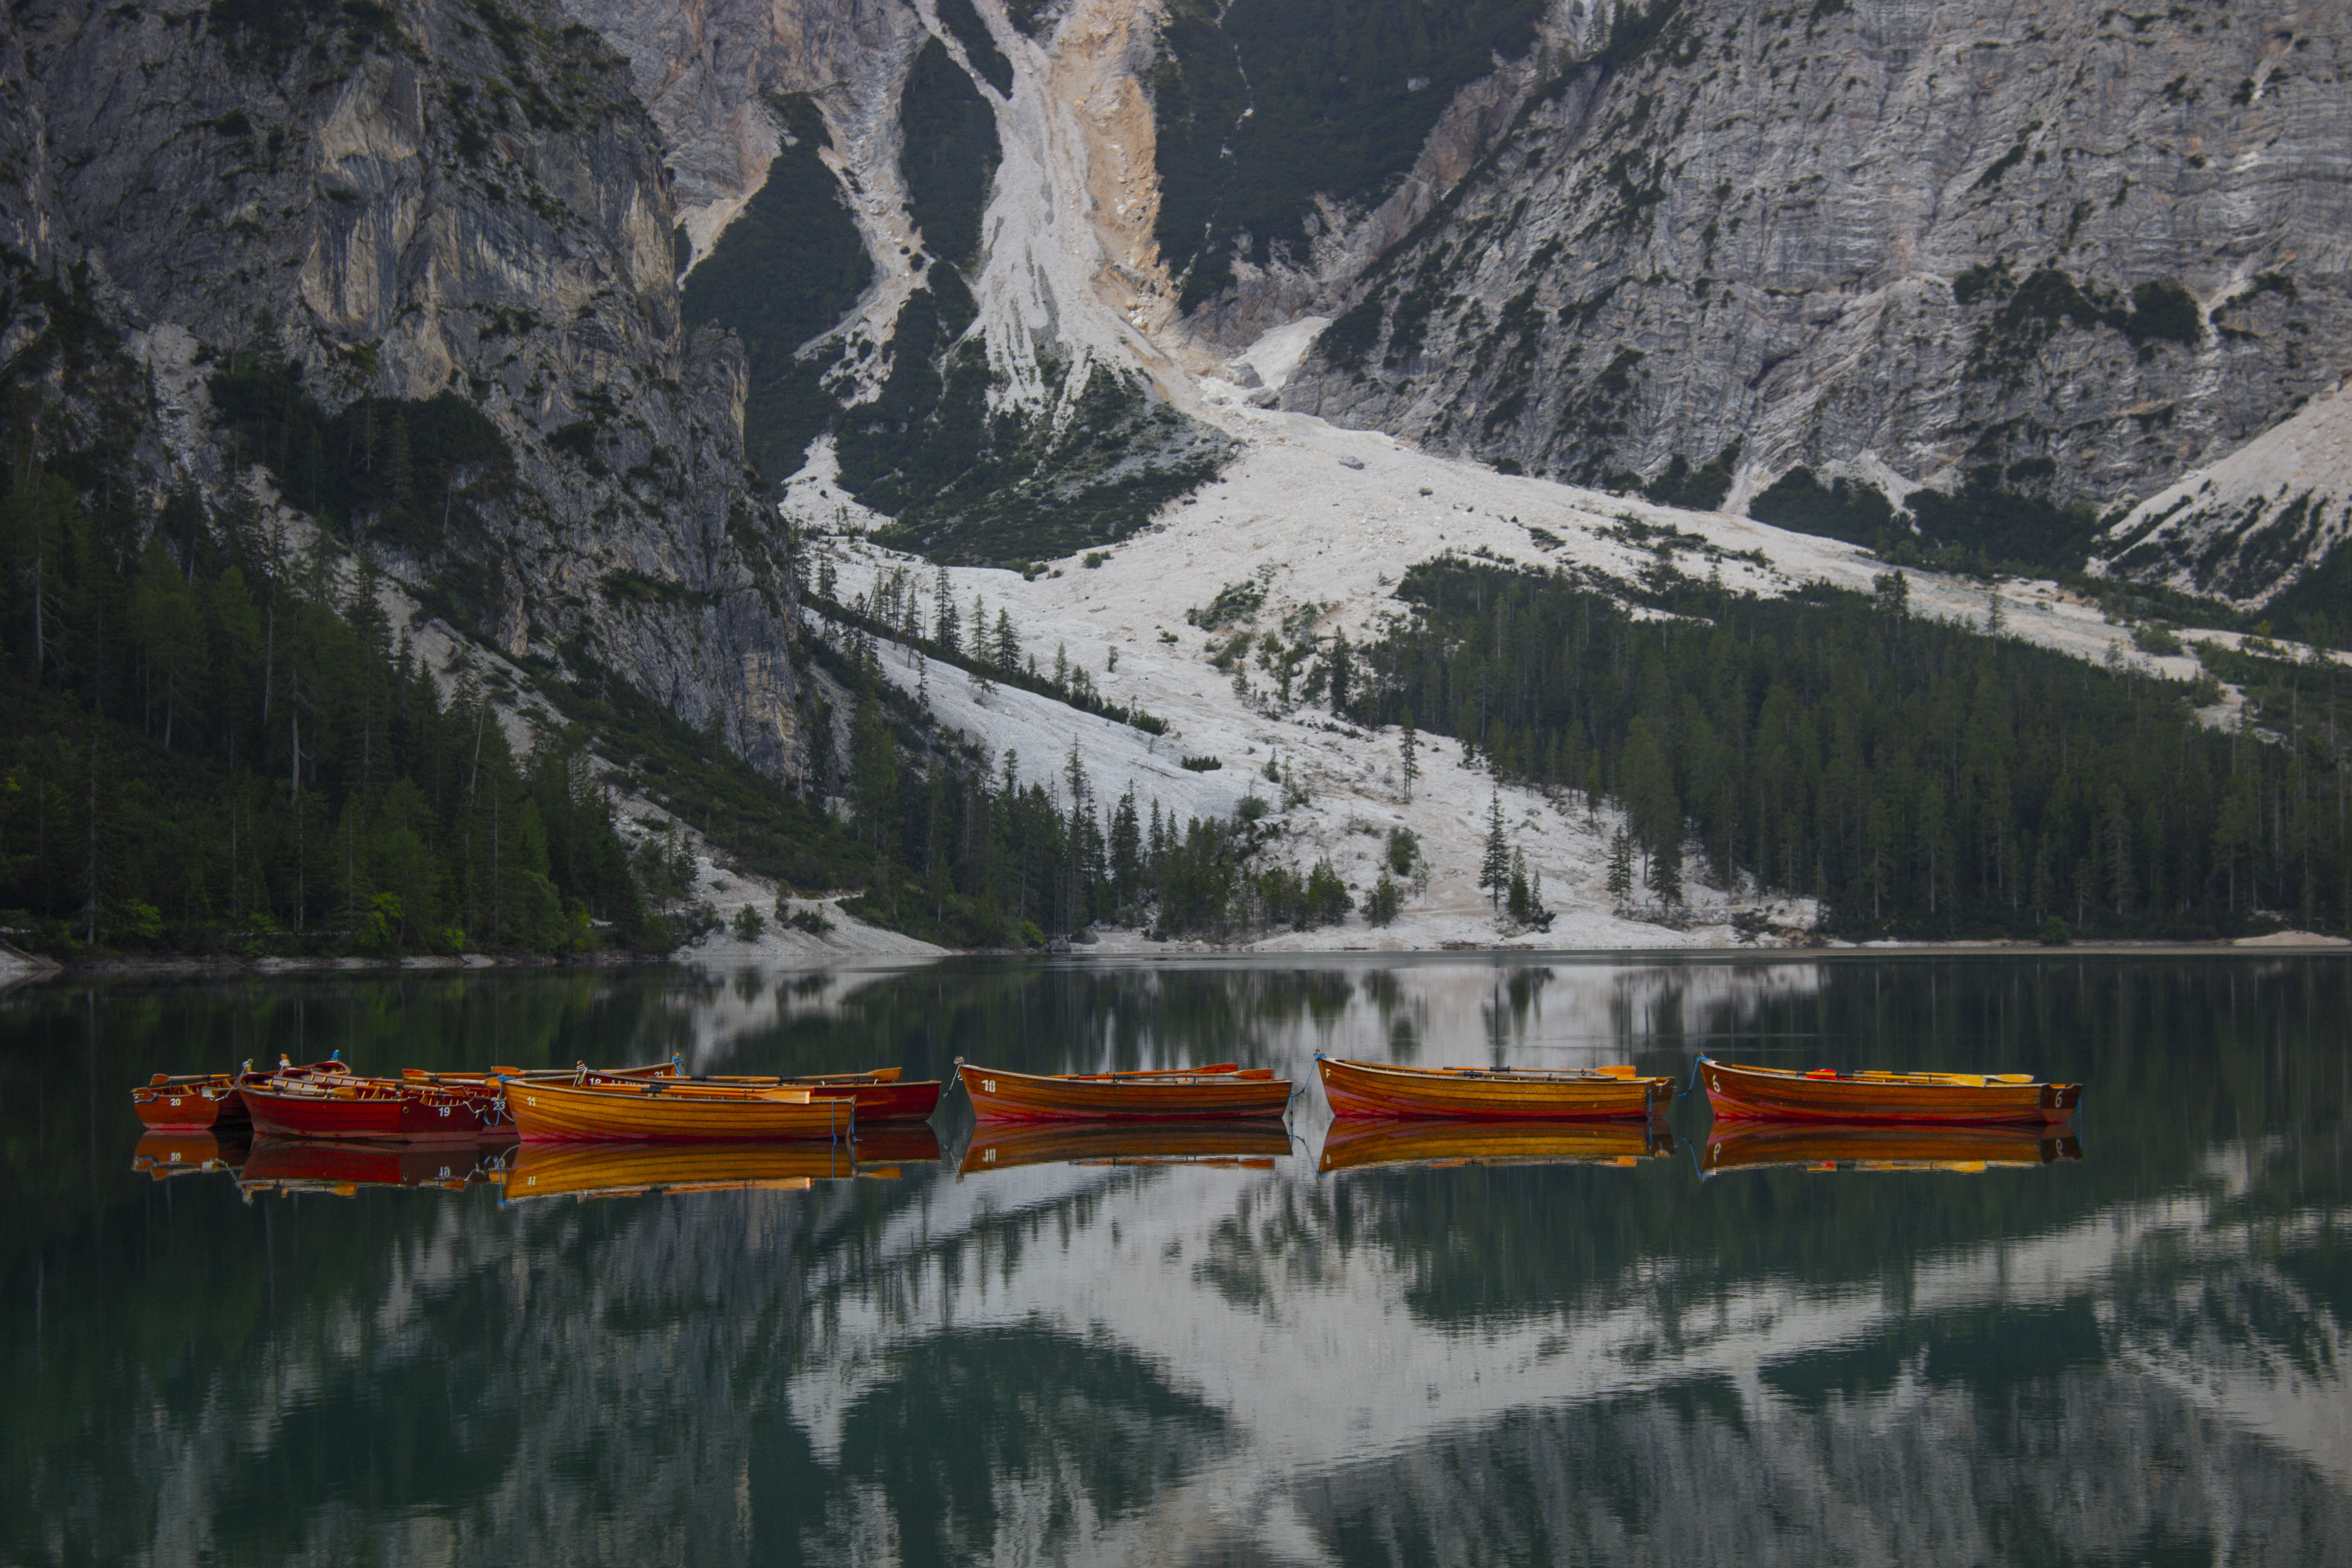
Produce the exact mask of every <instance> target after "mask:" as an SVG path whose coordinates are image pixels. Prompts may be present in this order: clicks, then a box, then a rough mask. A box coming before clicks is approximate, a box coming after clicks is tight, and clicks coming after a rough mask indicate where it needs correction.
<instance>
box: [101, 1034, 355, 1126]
mask: <svg viewBox="0 0 2352 1568" xmlns="http://www.w3.org/2000/svg"><path fill="white" fill-rule="evenodd" d="M350 1070H351V1069H350V1068H347V1067H345V1066H344V1065H343V1064H342V1061H341V1059H340V1053H338V1056H337V1057H335V1058H329V1059H328V1060H326V1061H323V1062H312V1063H311V1064H310V1066H309V1067H299V1068H298V1067H296V1066H294V1065H293V1064H292V1063H291V1062H289V1061H288V1060H287V1059H286V1058H284V1057H280V1058H278V1074H279V1075H280V1076H288V1077H295V1078H309V1077H312V1076H315V1075H319V1074H323V1073H342V1072H349V1071H350ZM269 1076H270V1075H269V1074H268V1073H257V1072H255V1071H254V1070H253V1064H252V1063H251V1062H249V1061H248V1062H247V1063H246V1064H245V1068H244V1070H243V1071H241V1072H233V1073H229V1072H212V1073H192V1074H189V1075H186V1076H184V1077H180V1078H173V1077H171V1076H170V1075H168V1074H165V1073H160V1072H159V1073H157V1074H156V1075H155V1076H154V1077H153V1078H151V1079H148V1080H147V1081H146V1082H145V1083H142V1084H141V1085H139V1086H138V1087H137V1088H136V1089H132V1090H131V1110H134V1111H137V1112H138V1113H139V1120H140V1121H143V1122H145V1123H146V1124H147V1125H148V1126H150V1127H152V1128H160V1129H169V1130H171V1131H179V1130H181V1129H183V1128H204V1127H221V1128H230V1127H243V1126H245V1125H246V1124H247V1122H248V1121H250V1120H251V1118H250V1115H249V1113H248V1112H247V1109H246V1104H245V1096H244V1094H243V1092H242V1091H241V1089H242V1086H243V1085H244V1084H245V1083H246V1081H247V1080H248V1079H251V1080H253V1081H256V1082H259V1081H260V1080H262V1079H267V1078H268V1077H269Z"/></svg>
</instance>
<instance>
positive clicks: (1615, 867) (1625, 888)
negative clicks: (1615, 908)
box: [1609, 827, 1633, 903]
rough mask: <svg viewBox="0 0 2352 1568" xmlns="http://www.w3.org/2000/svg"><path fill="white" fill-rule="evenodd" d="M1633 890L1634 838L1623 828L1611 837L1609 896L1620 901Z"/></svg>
mask: <svg viewBox="0 0 2352 1568" xmlns="http://www.w3.org/2000/svg"><path fill="white" fill-rule="evenodd" d="M1631 892H1633V837H1632V836H1631V835H1630V834H1628V833H1627V832H1626V831H1625V830H1624V829H1623V828H1622V827H1621V828H1619V829H1618V830H1617V831H1616V832H1615V833H1613V834H1612V835H1611V836H1610V838H1609V896H1610V897H1611V898H1612V899H1613V900H1616V901H1617V902H1619V903H1622V902H1624V901H1625V898H1626V896H1627V895H1628V894H1630V893H1631Z"/></svg>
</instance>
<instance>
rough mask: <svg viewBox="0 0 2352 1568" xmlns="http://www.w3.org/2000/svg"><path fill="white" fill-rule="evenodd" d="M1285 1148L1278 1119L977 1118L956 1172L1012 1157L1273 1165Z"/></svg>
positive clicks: (998, 1164)
mask: <svg viewBox="0 0 2352 1568" xmlns="http://www.w3.org/2000/svg"><path fill="white" fill-rule="evenodd" d="M1289 1152H1290V1132H1289V1130H1288V1129H1287V1128H1286V1127H1284V1126H1283V1124H1282V1123H1281V1122H1279V1121H1270V1120H1265V1119H1261V1120H1258V1121H1170V1122H1160V1121H1029V1122H1018V1121H1014V1122H1006V1121H981V1122H976V1123H974V1124H973V1127H972V1132H971V1143H970V1144H969V1145H968V1146H967V1147H966V1148H965V1150H964V1152H963V1164H962V1168H961V1172H960V1173H959V1179H961V1177H962V1176H969V1175H971V1174H972V1173H975V1172H979V1171H1006V1170H1011V1169H1012V1168H1013V1167H1014V1166H1016V1165H1222V1166H1226V1167H1229V1168H1231V1169H1234V1170H1245V1171H1271V1170H1273V1169H1274V1163H1275V1162H1276V1160H1278V1159H1280V1158H1282V1157H1283V1156H1284V1155H1286V1154H1287V1153H1289Z"/></svg>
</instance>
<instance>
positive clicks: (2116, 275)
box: [1284, 0, 2352, 509]
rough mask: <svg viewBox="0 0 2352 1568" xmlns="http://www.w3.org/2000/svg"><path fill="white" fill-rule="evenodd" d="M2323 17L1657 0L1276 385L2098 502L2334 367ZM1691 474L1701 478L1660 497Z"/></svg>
mask: <svg viewBox="0 0 2352 1568" xmlns="http://www.w3.org/2000/svg"><path fill="white" fill-rule="evenodd" d="M2346 47H2347V37H2345V29H2344V28H2343V26H2342V22H2341V17H2340V16H2336V15H2334V14H2332V13H2330V14H2322V13H2319V12H2316V11H2315V12H2313V13H2312V14H2310V15H2308V16H2301V15H2298V14H2296V13H2294V12H2292V11H2290V12H2279V11H2276V10H2275V9H2273V8H2267V7H2253V6H2233V5H2223V6H2210V7H2198V8H2196V9H2195V10H2190V9H2189V8H2185V7H2175V8H2174V9H2173V10H2171V11H2170V12H2169V13H2152V14H2149V15H2144V16H2141V15H2133V14H2129V13H2127V12H2125V11H2118V10H2115V9H2112V8H2105V7H2100V6H2095V5H1968V6H1950V5H1942V6H1924V5H1903V4H1876V3H1871V0H1864V3H1861V4H1856V5H1843V4H1836V3H1832V4H1824V5H1814V6H1811V7H1810V8H1805V7H1798V6H1790V7H1789V8H1786V9H1780V10H1769V9H1759V8H1756V7H1750V6H1745V5H1711V4H1704V3H1700V0H1685V3H1683V4H1679V5H1677V4H1673V3H1671V0H1662V3H1661V4H1659V5H1654V6H1653V7H1651V8H1650V9H1649V10H1648V11H1646V12H1637V11H1630V10H1629V11H1626V12H1622V13H1621V14H1620V15H1619V16H1617V18H1616V19H1615V21H1614V22H1613V23H1612V25H1610V26H1607V27H1605V28H1601V29H1599V30H1597V31H1596V33H1595V34H1594V35H1593V37H1591V40H1590V41H1589V42H1588V43H1587V44H1586V46H1585V47H1582V48H1581V49H1580V51H1578V52H1577V53H1576V54H1575V55H1574V56H1573V57H1571V58H1566V59H1563V60H1562V61H1560V62H1559V64H1558V65H1557V66H1555V67H1554V68H1552V69H1551V70H1550V71H1549V73H1547V74H1545V75H1544V76H1543V78H1542V79H1541V81H1540V82H1539V84H1538V85H1537V86H1536V87H1535V88H1534V89H1532V90H1531V91H1530V92H1529V93H1528V96H1527V98H1526V100H1525V104H1524V107H1523V108H1522V109H1521V110H1520V111H1519V113H1518V115H1517V118H1516V120H1515V121H1514V122H1513V123H1512V124H1511V125H1510V126H1509V128H1508V129H1507V131H1505V132H1503V133H1502V134H1501V135H1499V136H1498V137H1496V139H1495V140H1494V141H1493V142H1492V143H1491V144H1490V145H1489V146H1488V147H1487V149H1486V152H1485V154H1484V156H1483V157H1482V158H1481V160H1480V162H1479V163H1478V164H1477V166H1476V167H1475V170H1473V172H1472V173H1471V174H1468V175H1467V176H1466V177H1465V179H1463V180H1462V181H1461V182H1460V183H1459V184H1456V185H1455V186H1454V187H1453V188H1452V189H1451V190H1450V191H1448V192H1447V193H1446V194H1445V195H1444V199H1443V201H1442V202H1441V203H1439V204H1438V205H1436V206H1435V207H1433V211H1432V214H1431V216H1429V217H1428V218H1427V219H1426V220H1424V221H1423V223H1422V224H1421V225H1420V226H1418V227H1417V228H1416V229H1415V230H1414V231H1413V232H1412V234H1411V235H1410V236H1408V237H1406V238H1405V239H1404V240H1403V241H1402V243H1401V244H1399V245H1397V246H1395V247H1391V249H1389V250H1388V251H1386V252H1385V253H1383V254H1382V256H1381V258H1379V259H1378V260H1377V261H1376V262H1375V263H1374V264H1373V265H1372V266H1371V267H1370V268H1368V269H1367V270H1366V271H1365V272H1364V273H1363V274H1361V275H1360V277H1358V278H1355V279H1349V280H1348V281H1347V282H1346V283H1344V284H1343V285H1341V286H1339V288H1337V289H1334V291H1333V296H1332V298H1331V299H1330V300H1328V304H1331V305H1338V304H1341V303H1344V304H1346V305H1347V306H1348V309H1347V310H1346V311H1345V313H1344V314H1341V315H1340V316H1339V321H1337V322H1336V323H1335V325H1334V326H1333V327H1332V328H1331V329H1330V330H1329V331H1327V332H1325V333H1324V335H1323V337H1322V339H1321V341H1320V342H1319V343H1318V349H1317V352H1316V353H1315V355H1314V356H1313V358H1312V359H1311V360H1310V362H1309V363H1308V364H1307V367H1306V368H1305V369H1304V371H1303V372H1302V374H1300V375H1299V376H1298V377H1297V379H1296V380H1294V381H1293V383H1292V384H1291V385H1290V386H1289V387H1288V388H1287V389H1286V392H1285V395H1284V402H1285V405H1286V406H1292V407H1297V408H1303V409H1308V410H1312V411H1315V412H1318V413H1321V414H1323V415H1325V416H1327V417H1330V418H1334V419H1337V420H1339V421H1342V422H1346V423H1350V424H1365V425H1374V426H1380V427H1381V428H1384V429H1390V430H1393V431H1396V432H1398V433H1401V434H1405V435H1409V436H1411V437H1413V438H1415V439H1417V440H1420V441H1423V442H1426V443H1430V444H1433V445H1435V446H1438V447H1443V448H1444V449H1447V450H1451V451H1457V452H1460V453H1462V454H1464V455H1466V456H1475V457H1478V458H1485V459H1487V460H1491V461H1496V462H1507V463H1514V464H1517V465H1519V466H1522V467H1524V468H1526V469H1528V471H1530V472H1538V473H1548V474H1554V475H1559V476H1560V477H1563V478H1569V479H1577V480H1581V481H1585V482H1602V481H1613V482H1615V483H1618V484H1621V485H1622V484H1626V483H1630V482H1633V480H1634V479H1639V480H1641V481H1650V482H1654V481H1655V480H1657V479H1659V477H1660V476H1661V475H1662V474H1663V473H1664V471H1666V470H1667V469H1668V468H1669V466H1670V465H1672V464H1673V463H1674V462H1675V460H1676V459H1680V460H1681V461H1682V462H1683V463H1684V464H1685V466H1686V467H1687V468H1691V469H1697V468H1702V467H1703V466H1705V465H1706V464H1707V463H1709V462H1710V461H1711V460H1717V459H1720V460H1721V461H1722V466H1723V468H1724V469H1725V470H1727V478H1728V479H1730V480H1731V485H1730V493H1731V496H1732V499H1733V500H1734V503H1735V504H1737V503H1738V501H1739V500H1744V499H1746V497H1747V496H1748V494H1751V493H1753V492H1754V491H1756V490H1759V489H1762V488H1763V486H1764V485H1765V484H1766V483H1768V482H1769V481H1770V480H1771V479H1775V478H1777V477H1779V476H1780V474H1782V473H1784V472H1786V471H1787V470H1788V469H1790V468H1793V467H1798V466H1807V467H1810V468H1814V469H1818V470H1828V471H1830V472H1835V473H1850V474H1852V475H1853V476H1854V477H1856V478H1859V479H1867V480H1870V481H1871V482H1873V483H1874V484H1875V485H1878V486H1880V487H1882V488H1884V489H1888V490H1891V491H1894V492H1895V499H1897V500H1900V499H1901V492H1902V490H1904V489H1908V488H1910V487H1913V486H1918V485H1933V486H1935V487H1937V488H1938V489H1953V488H1956V487H1957V486H1958V484H1959V483H1960V482H1961V481H1962V480H1963V479H1965V478H1975V479H1977V482H1978V483H1979V486H1980V487H1983V488H1988V489H1999V490H2004V491H2012V492H2022V493H2025V494H2028V495H2031V496H2034V497H2039V498H2043V499H2046V500H2052V501H2056V502H2061V503H2063V502H2065V501H2069V500H2089V501H2091V502H2094V503H2095V504H2096V505H2098V506H2099V507H2101V508H2103V509H2104V508H2105V507H2106V506H2109V505H2111V504H2113V503H2114V502H2116V501H2118V500H2137V498H2138V497H2140V496H2142V495H2145V494H2146V493H2147V492H2148V491H2149V490H2151V489H2155V488H2157V487H2158V486H2159V485H2160V484H2162V483H2163V482H2165V481H2166V480H2168V479H2170V478H2171V477H2172V476H2174V475H2176V474H2178V473H2179V472H2180V471H2181V470H2182V469H2184V468H2189V467H2192V466H2195V465H2198V464H2201V463H2204V462H2207V461H2209V460H2210V459H2212V458H2216V457H2218V456H2220V455H2221V454H2222V453H2224V452H2226V451H2228V450H2230V449H2231V447H2235V446H2236V445H2238V444H2239V443H2241V442H2242V441H2244V440H2246V439H2247V438H2249V437H2252V436H2253V435H2255V434H2257V433H2258V432H2260V431H2261V430H2263V428H2264V427H2266V426H2269V425H2270V424H2272V423H2273V422H2274V421H2276V420H2277V419H2279V418H2280V417H2282V416H2284V415H2285V414H2286V413H2288V412H2289V411H2291V410H2292V409H2294V407H2296V406H2297V405H2300V404H2301V403H2302V402H2303V401H2304V400H2305V399H2306V398H2308V397H2311V396H2312V395H2315V394H2317V393H2319V392H2321V391H2322V390H2324V389H2326V388H2331V387H2332V386H2333V385H2334V384H2336V381H2337V380H2338V379H2339V378H2340V376H2341V375H2342V374H2343V372H2344V369H2345V364H2344V345H2345V343H2346V342H2347V331H2352V311H2347V293H2346V289H2345V249H2344V236H2345V234H2346V233H2347V220H2352V187H2347V184H2346V182H2345V179H2344V172H2345V171H2344V151H2343V150H2344V149H2345V148H2346V147H2347V145H2352V139H2347V132H2352V123H2347V119H2346V115H2347V108H2346V104H2345V100H2344V98H2343V94H2342V92H2341V89H2340V85H2339V76H2340V73H2341V71H2342V69H2343V68H2344V58H2343V55H2344V50H2345V48H2346ZM1697 499H1699V500H1706V498H1704V497H1701V498H1697Z"/></svg>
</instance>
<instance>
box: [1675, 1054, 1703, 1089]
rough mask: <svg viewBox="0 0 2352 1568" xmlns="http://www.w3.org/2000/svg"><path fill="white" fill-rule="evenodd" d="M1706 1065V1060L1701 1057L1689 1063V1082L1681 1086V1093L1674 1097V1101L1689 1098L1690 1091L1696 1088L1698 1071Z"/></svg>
mask: <svg viewBox="0 0 2352 1568" xmlns="http://www.w3.org/2000/svg"><path fill="white" fill-rule="evenodd" d="M1705 1066H1706V1058H1705V1057H1701V1058H1698V1060H1696V1061H1695V1062H1693V1063H1691V1076H1690V1082H1688V1083H1686V1084H1685V1085H1683V1091H1682V1092H1681V1093H1680V1094H1678V1095H1676V1096H1675V1099H1676V1100H1688V1099H1689V1098H1690V1091H1691V1090H1692V1089H1696V1088H1697V1087H1698V1069H1699V1068H1703V1067H1705Z"/></svg>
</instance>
